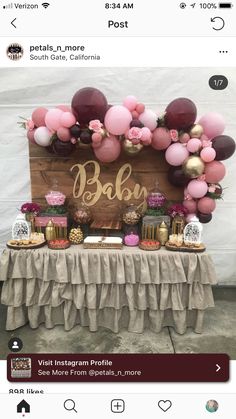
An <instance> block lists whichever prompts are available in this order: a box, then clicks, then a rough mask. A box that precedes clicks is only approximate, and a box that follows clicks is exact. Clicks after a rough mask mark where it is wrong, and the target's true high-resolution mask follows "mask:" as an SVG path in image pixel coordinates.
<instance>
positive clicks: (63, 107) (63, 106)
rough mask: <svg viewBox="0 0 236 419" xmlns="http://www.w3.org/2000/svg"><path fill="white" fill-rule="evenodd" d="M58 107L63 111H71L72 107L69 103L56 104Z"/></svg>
mask: <svg viewBox="0 0 236 419" xmlns="http://www.w3.org/2000/svg"><path fill="white" fill-rule="evenodd" d="M56 108H57V109H60V110H61V111H63V112H71V107H70V106H68V105H58V106H56Z"/></svg>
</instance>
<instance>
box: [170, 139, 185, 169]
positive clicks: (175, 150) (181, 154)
mask: <svg viewBox="0 0 236 419" xmlns="http://www.w3.org/2000/svg"><path fill="white" fill-rule="evenodd" d="M188 156H189V152H188V150H187V148H186V147H185V146H184V145H182V144H180V143H175V144H171V145H170V146H169V147H168V148H167V150H166V153H165V157H166V161H167V163H169V164H171V166H180V165H181V164H183V162H184V160H186V159H187V158H188Z"/></svg>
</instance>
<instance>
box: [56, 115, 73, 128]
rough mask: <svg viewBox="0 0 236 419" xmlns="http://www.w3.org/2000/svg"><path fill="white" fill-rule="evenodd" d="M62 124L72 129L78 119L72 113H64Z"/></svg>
mask: <svg viewBox="0 0 236 419" xmlns="http://www.w3.org/2000/svg"><path fill="white" fill-rule="evenodd" d="M60 123H61V125H62V126H63V127H65V128H70V127H72V126H73V125H75V123H76V118H75V116H74V115H73V113H71V112H63V114H62V115H61V119H60Z"/></svg>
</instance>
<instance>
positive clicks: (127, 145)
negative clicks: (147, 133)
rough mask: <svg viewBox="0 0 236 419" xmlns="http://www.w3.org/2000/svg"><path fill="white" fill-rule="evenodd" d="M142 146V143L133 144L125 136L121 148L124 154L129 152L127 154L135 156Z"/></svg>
mask: <svg viewBox="0 0 236 419" xmlns="http://www.w3.org/2000/svg"><path fill="white" fill-rule="evenodd" d="M142 148H143V145H142V144H140V143H139V144H133V143H132V141H130V140H128V139H127V138H126V139H125V141H124V142H123V149H124V151H125V152H126V154H129V156H135V155H136V154H138V153H139V152H140V151H141V150H142Z"/></svg>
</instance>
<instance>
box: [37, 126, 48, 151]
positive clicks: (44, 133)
mask: <svg viewBox="0 0 236 419" xmlns="http://www.w3.org/2000/svg"><path fill="white" fill-rule="evenodd" d="M51 137H52V133H51V131H49V129H48V128H47V127H38V128H36V130H35V132H34V140H35V142H36V143H37V144H38V145H41V146H42V147H47V146H49V145H50V144H51Z"/></svg>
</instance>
